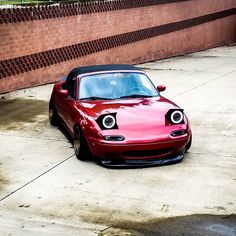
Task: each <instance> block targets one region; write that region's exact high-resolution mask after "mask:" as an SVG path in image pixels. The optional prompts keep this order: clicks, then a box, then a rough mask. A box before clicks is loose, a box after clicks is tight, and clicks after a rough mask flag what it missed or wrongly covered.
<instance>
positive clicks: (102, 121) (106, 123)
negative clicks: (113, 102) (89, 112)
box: [96, 113, 118, 130]
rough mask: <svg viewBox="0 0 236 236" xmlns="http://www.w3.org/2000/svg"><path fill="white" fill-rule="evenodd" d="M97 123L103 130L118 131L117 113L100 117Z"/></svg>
mask: <svg viewBox="0 0 236 236" xmlns="http://www.w3.org/2000/svg"><path fill="white" fill-rule="evenodd" d="M96 121H97V124H98V125H99V127H100V128H101V130H106V129H118V125H117V122H116V113H109V114H103V115H100V116H99V117H98V118H97V120H96Z"/></svg>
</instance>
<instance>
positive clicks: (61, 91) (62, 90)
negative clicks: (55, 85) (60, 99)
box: [59, 89, 69, 97]
mask: <svg viewBox="0 0 236 236" xmlns="http://www.w3.org/2000/svg"><path fill="white" fill-rule="evenodd" d="M59 92H60V94H62V95H63V96H65V97H67V96H68V95H69V92H68V90H67V89H61V90H59Z"/></svg>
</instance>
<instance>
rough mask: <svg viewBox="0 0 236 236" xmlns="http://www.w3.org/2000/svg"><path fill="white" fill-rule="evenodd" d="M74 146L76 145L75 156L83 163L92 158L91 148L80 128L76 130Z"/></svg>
mask: <svg viewBox="0 0 236 236" xmlns="http://www.w3.org/2000/svg"><path fill="white" fill-rule="evenodd" d="M73 144H74V150H75V155H76V157H77V158H78V159H79V160H81V161H82V160H87V159H89V156H90V151H89V147H88V144H87V142H86V140H85V137H84V135H83V132H82V131H81V129H80V128H79V127H78V126H77V127H76V128H75V131H74V139H73Z"/></svg>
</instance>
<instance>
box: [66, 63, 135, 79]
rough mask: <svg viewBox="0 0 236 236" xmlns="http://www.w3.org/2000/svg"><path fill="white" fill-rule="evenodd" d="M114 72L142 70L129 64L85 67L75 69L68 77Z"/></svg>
mask: <svg viewBox="0 0 236 236" xmlns="http://www.w3.org/2000/svg"><path fill="white" fill-rule="evenodd" d="M113 70H121V71H122V70H140V69H139V68H138V67H135V66H132V65H127V64H111V65H95V66H83V67H77V68H74V69H73V70H72V71H71V72H70V74H69V75H68V77H71V76H72V77H74V76H77V75H81V74H86V73H92V72H101V71H113Z"/></svg>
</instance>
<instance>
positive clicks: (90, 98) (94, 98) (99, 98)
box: [80, 96, 111, 101]
mask: <svg viewBox="0 0 236 236" xmlns="http://www.w3.org/2000/svg"><path fill="white" fill-rule="evenodd" d="M80 100H93V101H94V100H111V98H103V97H96V96H91V97H86V98H80Z"/></svg>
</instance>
